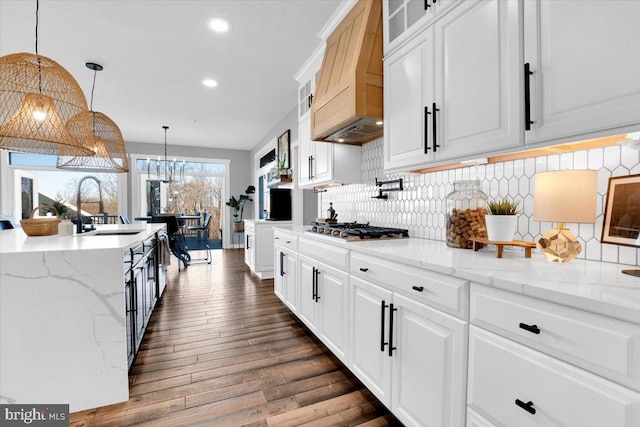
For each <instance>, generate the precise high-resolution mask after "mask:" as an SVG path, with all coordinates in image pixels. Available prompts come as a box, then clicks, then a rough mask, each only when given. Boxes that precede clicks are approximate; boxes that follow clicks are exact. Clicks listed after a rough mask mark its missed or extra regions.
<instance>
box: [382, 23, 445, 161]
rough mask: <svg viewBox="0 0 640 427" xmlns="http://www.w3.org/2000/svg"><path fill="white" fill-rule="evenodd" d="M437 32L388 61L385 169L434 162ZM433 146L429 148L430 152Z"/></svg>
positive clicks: (385, 112)
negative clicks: (433, 116) (435, 52)
mask: <svg viewBox="0 0 640 427" xmlns="http://www.w3.org/2000/svg"><path fill="white" fill-rule="evenodd" d="M433 44H434V37H433V29H429V30H427V31H426V32H425V34H424V36H423V37H420V38H419V39H418V40H416V41H415V42H412V43H410V44H408V45H407V46H404V47H403V48H402V49H401V50H400V51H398V52H396V53H394V54H393V56H392V57H391V58H388V59H387V60H385V72H384V79H385V82H384V87H385V97H384V101H385V106H384V115H385V117H384V127H385V128H384V168H385V170H392V169H395V168H402V167H405V166H412V165H419V164H420V163H421V162H427V161H429V160H433V149H432V148H433V147H432V143H433V132H431V133H429V131H431V130H432V121H431V116H430V115H429V114H428V113H429V112H430V111H431V108H432V103H433V101H434V100H435V96H434V93H433V91H434V75H433V69H434V67H433V58H434V54H433V50H434V46H433ZM427 147H429V149H427Z"/></svg>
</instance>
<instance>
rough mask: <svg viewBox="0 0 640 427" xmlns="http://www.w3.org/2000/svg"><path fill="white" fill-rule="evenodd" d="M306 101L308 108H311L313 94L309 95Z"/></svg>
mask: <svg viewBox="0 0 640 427" xmlns="http://www.w3.org/2000/svg"><path fill="white" fill-rule="evenodd" d="M307 99H308V100H309V108H311V104H313V94H310V95H309V96H308V97H307Z"/></svg>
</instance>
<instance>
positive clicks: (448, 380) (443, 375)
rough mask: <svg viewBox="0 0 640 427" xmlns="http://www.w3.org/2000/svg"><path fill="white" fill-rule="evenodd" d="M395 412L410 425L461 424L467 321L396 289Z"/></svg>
mask: <svg viewBox="0 0 640 427" xmlns="http://www.w3.org/2000/svg"><path fill="white" fill-rule="evenodd" d="M393 305H394V309H397V311H395V313H394V340H393V346H394V347H395V348H396V349H395V350H394V352H393V375H392V376H393V387H392V388H393V395H392V399H391V401H392V409H391V410H392V411H393V413H394V414H395V415H396V416H397V417H398V418H399V419H400V420H401V421H402V422H403V423H404V424H405V425H406V426H416V427H417V426H421V427H448V426H462V425H463V424H464V420H465V411H466V404H465V384H466V360H467V333H468V330H467V324H466V322H463V321H461V320H458V319H456V318H455V317H451V316H449V315H447V314H444V313H442V312H440V311H437V310H434V309H432V308H430V307H427V306H426V305H423V304H420V303H417V302H415V301H414V300H412V299H409V298H405V297H403V296H401V295H398V294H394V298H393Z"/></svg>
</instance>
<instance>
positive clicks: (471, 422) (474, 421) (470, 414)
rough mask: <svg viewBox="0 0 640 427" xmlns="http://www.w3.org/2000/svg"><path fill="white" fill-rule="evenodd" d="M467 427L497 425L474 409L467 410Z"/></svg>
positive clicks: (490, 426)
mask: <svg viewBox="0 0 640 427" xmlns="http://www.w3.org/2000/svg"><path fill="white" fill-rule="evenodd" d="M467 427H496V425H495V424H493V423H492V422H490V421H488V420H487V419H486V418H484V417H483V416H482V415H480V414H478V413H477V412H475V411H474V410H473V409H471V408H467Z"/></svg>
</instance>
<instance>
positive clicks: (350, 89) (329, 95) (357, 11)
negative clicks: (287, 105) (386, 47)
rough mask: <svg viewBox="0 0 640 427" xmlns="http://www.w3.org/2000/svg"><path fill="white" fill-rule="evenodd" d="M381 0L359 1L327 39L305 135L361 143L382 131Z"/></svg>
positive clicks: (331, 140)
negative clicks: (307, 130)
mask: <svg viewBox="0 0 640 427" xmlns="http://www.w3.org/2000/svg"><path fill="white" fill-rule="evenodd" d="M382 55H383V50H382V1H381V0H359V1H358V3H356V5H355V6H354V7H353V8H352V9H351V11H350V12H349V13H348V14H347V16H345V18H344V19H343V20H342V22H341V23H340V24H339V25H338V26H337V27H336V29H335V30H334V31H333V33H331V35H330V36H329V37H328V38H327V45H326V48H325V53H324V58H323V59H322V66H321V68H320V74H319V78H318V83H317V86H316V93H315V97H314V98H313V104H312V105H311V139H312V140H314V141H325V142H339V143H345V144H353V145H362V144H364V143H365V142H368V141H371V140H373V139H376V138H380V137H381V136H382V130H383V126H382V118H383V106H382V102H383V92H382V80H383V79H382V70H383V67H382Z"/></svg>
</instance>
